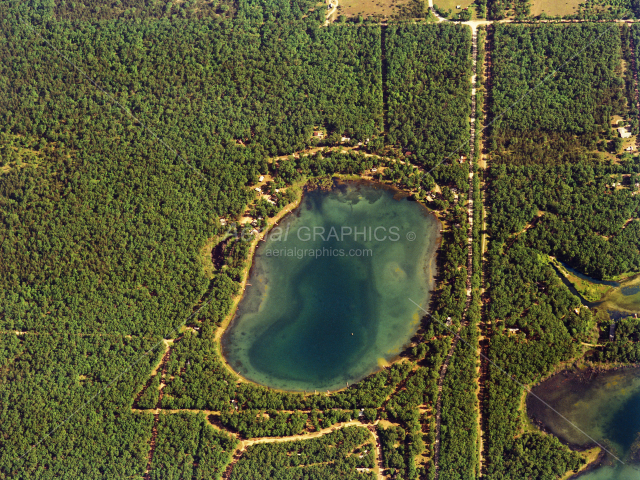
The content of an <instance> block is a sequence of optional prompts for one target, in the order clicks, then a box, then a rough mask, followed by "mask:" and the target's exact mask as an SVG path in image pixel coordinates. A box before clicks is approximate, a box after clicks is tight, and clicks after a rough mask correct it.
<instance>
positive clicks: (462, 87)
mask: <svg viewBox="0 0 640 480" xmlns="http://www.w3.org/2000/svg"><path fill="white" fill-rule="evenodd" d="M386 55H387V58H388V59H389V60H388V66H387V68H388V73H387V84H386V85H385V88H386V92H387V95H388V109H389V120H388V126H389V131H388V135H387V140H388V142H389V143H390V144H397V145H399V146H400V147H402V149H403V151H405V152H406V151H408V152H411V155H410V159H411V161H412V162H413V163H415V164H418V165H421V166H423V167H424V168H425V169H427V170H430V169H432V168H434V167H435V166H436V165H439V164H440V163H442V162H443V161H445V159H447V161H448V162H449V163H451V162H452V161H453V164H451V165H449V169H456V168H462V167H460V166H459V165H458V163H457V162H455V160H457V159H458V158H459V157H460V156H461V155H466V154H467V153H468V151H469V131H470V127H469V115H470V113H471V83H470V78H471V68H472V64H471V31H470V30H469V28H468V27H465V26H462V25H456V24H452V23H445V24H438V25H402V26H391V27H389V28H388V30H387V32H386ZM452 173H453V172H447V168H442V167H440V168H438V169H437V170H435V171H434V172H433V175H434V176H436V181H438V179H439V178H442V181H443V182H447V181H449V179H450V178H451V177H452V176H453V175H452Z"/></svg>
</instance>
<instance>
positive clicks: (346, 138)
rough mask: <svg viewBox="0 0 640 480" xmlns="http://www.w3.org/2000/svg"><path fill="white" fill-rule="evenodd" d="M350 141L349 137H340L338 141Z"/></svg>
mask: <svg viewBox="0 0 640 480" xmlns="http://www.w3.org/2000/svg"><path fill="white" fill-rule="evenodd" d="M350 140H351V138H349V137H342V138H341V139H340V141H341V142H349V141H350Z"/></svg>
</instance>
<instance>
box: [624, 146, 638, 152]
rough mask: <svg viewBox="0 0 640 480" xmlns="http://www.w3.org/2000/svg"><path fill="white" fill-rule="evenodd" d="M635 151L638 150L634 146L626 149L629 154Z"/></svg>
mask: <svg viewBox="0 0 640 480" xmlns="http://www.w3.org/2000/svg"><path fill="white" fill-rule="evenodd" d="M635 149H636V147H634V146H633V145H629V146H628V147H627V148H625V150H626V151H627V152H631V151H633V150H635Z"/></svg>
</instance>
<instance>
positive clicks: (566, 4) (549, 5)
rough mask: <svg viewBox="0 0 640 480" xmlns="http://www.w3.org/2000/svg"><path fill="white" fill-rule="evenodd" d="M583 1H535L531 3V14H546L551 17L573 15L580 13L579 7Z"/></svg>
mask: <svg viewBox="0 0 640 480" xmlns="http://www.w3.org/2000/svg"><path fill="white" fill-rule="evenodd" d="M581 3H582V0H533V1H532V2H531V14H532V15H540V14H541V13H546V14H547V15H551V16H556V15H560V16H564V15H573V14H575V13H578V6H579V5H580V4H581Z"/></svg>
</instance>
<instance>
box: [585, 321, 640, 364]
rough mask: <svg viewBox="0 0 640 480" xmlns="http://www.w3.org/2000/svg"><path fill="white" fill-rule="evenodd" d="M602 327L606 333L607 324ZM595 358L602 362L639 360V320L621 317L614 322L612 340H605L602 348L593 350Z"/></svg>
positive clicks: (637, 361)
mask: <svg viewBox="0 0 640 480" xmlns="http://www.w3.org/2000/svg"><path fill="white" fill-rule="evenodd" d="M602 328H603V329H604V330H605V331H606V332H607V333H608V332H609V325H607V324H606V323H605V324H603V325H602ZM595 358H596V359H597V360H600V361H603V362H625V363H639V362H640V320H639V319H637V318H631V317H629V318H623V319H621V320H618V321H617V322H616V327H615V337H614V341H613V342H606V343H605V344H604V348H603V349H598V350H597V352H595Z"/></svg>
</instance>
